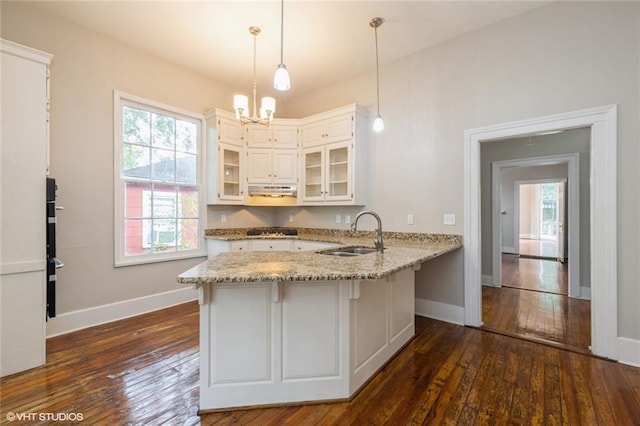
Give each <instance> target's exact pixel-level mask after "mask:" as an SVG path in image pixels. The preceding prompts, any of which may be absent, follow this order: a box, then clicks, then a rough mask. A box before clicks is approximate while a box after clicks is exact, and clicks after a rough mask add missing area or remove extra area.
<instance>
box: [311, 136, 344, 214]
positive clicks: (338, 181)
mask: <svg viewBox="0 0 640 426" xmlns="http://www.w3.org/2000/svg"><path fill="white" fill-rule="evenodd" d="M302 157H303V185H302V202H318V201H322V202H324V201H327V202H332V201H348V202H350V201H352V200H353V197H354V194H353V189H352V186H353V179H354V175H353V158H352V157H353V143H352V142H342V143H336V144H331V145H329V146H325V147H318V148H306V149H304V150H303V151H302Z"/></svg>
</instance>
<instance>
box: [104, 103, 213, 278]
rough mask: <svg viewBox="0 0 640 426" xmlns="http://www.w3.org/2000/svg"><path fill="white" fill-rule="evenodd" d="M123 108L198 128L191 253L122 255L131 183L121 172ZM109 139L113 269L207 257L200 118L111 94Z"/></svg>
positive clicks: (155, 104) (166, 106) (204, 163)
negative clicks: (195, 244) (194, 245)
mask: <svg viewBox="0 0 640 426" xmlns="http://www.w3.org/2000/svg"><path fill="white" fill-rule="evenodd" d="M124 106H129V107H134V108H140V109H143V110H146V111H151V112H156V113H159V114H163V115H167V116H171V117H174V118H182V119H188V120H189V121H196V122H197V124H198V126H199V127H200V131H199V132H198V141H197V156H198V159H197V164H198V169H197V171H196V184H195V185H189V186H196V187H197V188H198V204H199V206H198V235H199V236H200V238H199V241H198V248H197V249H193V250H182V251H174V252H158V253H145V254H136V255H127V254H126V253H125V247H124V241H125V235H124V233H125V182H128V181H133V180H130V179H127V180H125V179H124V176H123V170H122V154H123V153H122V151H123V149H122V148H123V144H122V126H123V123H122V109H123V107H124ZM113 112H114V113H113V119H114V123H113V138H114V144H113V146H114V155H113V158H114V191H113V192H114V203H113V204H114V265H115V266H116V267H120V266H129V265H140V264H145V263H154V262H164V261H170V260H179V259H189V258H194V257H203V256H206V255H207V250H206V244H205V240H204V231H205V227H206V220H207V205H206V194H207V191H206V187H205V180H204V176H206V172H205V170H206V169H205V167H206V152H205V149H206V143H204V140H205V139H204V138H205V121H204V116H203V115H202V114H194V113H192V112H190V111H185V110H182V109H179V108H175V107H172V106H170V105H165V104H162V103H159V102H155V101H151V100H149V99H144V98H141V97H138V96H135V95H131V94H128V93H124V92H121V91H118V90H114V91H113Z"/></svg>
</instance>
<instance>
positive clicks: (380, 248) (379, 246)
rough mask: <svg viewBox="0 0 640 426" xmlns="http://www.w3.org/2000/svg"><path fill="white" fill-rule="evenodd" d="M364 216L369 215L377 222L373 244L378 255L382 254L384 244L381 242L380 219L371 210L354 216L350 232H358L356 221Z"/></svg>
mask: <svg viewBox="0 0 640 426" xmlns="http://www.w3.org/2000/svg"><path fill="white" fill-rule="evenodd" d="M365 214H370V215H371V216H373V217H375V218H376V220H377V221H378V229H377V230H376V238H375V239H374V240H373V244H374V245H375V246H376V250H377V251H379V252H380V253H384V243H383V242H382V219H380V216H378V213H376V212H374V211H371V210H366V211H363V212H360V213H358V215H357V216H356V219H355V220H354V221H353V223H352V224H351V230H352V231H357V230H358V219H360V217H361V216H364V215H365Z"/></svg>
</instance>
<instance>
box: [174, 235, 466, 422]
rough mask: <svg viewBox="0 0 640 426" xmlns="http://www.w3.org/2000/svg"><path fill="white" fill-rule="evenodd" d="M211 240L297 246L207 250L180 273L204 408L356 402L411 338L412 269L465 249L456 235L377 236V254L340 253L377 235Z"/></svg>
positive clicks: (219, 237)
mask: <svg viewBox="0 0 640 426" xmlns="http://www.w3.org/2000/svg"><path fill="white" fill-rule="evenodd" d="M207 237H208V242H218V243H223V244H227V243H230V242H242V243H245V242H249V243H253V242H255V241H259V242H261V243H260V244H262V245H264V244H263V243H262V242H264V241H267V242H275V241H280V242H282V241H289V242H291V243H292V245H290V246H289V247H291V248H290V249H289V250H294V249H295V248H294V247H297V248H298V250H297V251H268V252H265V251H262V252H255V251H250V247H251V246H250V245H248V246H247V245H245V246H243V247H248V249H245V252H239V253H238V252H235V253H230V252H224V250H218V251H217V252H216V253H215V254H211V251H210V257H209V259H208V260H207V261H205V262H203V263H201V264H200V265H197V266H195V267H194V268H192V269H190V270H188V271H186V272H184V273H183V274H181V275H180V276H179V277H178V281H179V282H180V283H183V284H190V285H193V286H195V287H196V288H197V289H198V291H199V303H200V410H201V411H209V410H221V409H229V408H237V407H246V406H256V405H266V404H288V403H302V402H307V401H319V400H341V399H348V398H350V397H352V396H353V395H354V394H355V393H356V392H357V391H358V390H359V389H360V387H362V386H363V385H364V384H365V383H366V382H367V381H368V380H369V379H370V378H371V377H372V376H373V375H374V374H375V373H376V372H377V371H378V370H379V369H380V368H381V367H382V366H383V365H384V364H385V363H386V362H387V361H388V360H389V359H390V358H392V357H393V355H394V354H396V353H397V352H398V351H399V350H400V349H402V347H403V346H404V345H405V344H406V343H407V342H408V341H409V340H410V339H411V338H412V337H413V335H414V332H415V331H414V329H415V327H414V315H415V296H414V293H415V288H414V286H415V273H414V271H415V270H417V269H419V268H420V265H421V263H422V262H424V261H427V260H429V259H431V258H434V257H437V256H440V255H442V254H444V253H447V252H449V251H452V250H456V249H458V248H460V247H461V246H462V241H461V237H460V236H455V235H432V234H408V233H388V232H385V233H384V238H385V247H386V248H385V250H384V254H381V253H379V252H375V251H374V252H371V253H367V254H361V255H350V256H349V255H348V256H342V255H336V252H341V251H342V252H343V250H345V249H346V248H348V247H354V246H373V233H372V232H367V231H364V232H362V231H358V232H354V231H335V230H324V229H302V230H299V232H298V235H297V236H295V237H292V236H290V235H283V236H276V237H273V236H272V237H264V236H255V237H247V235H246V230H244V229H224V230H222V229H219V230H207ZM302 242H304V243H307V245H300V244H298V243H302ZM318 244H319V245H318ZM320 246H322V247H324V248H319V247H320ZM280 247H282V246H280ZM300 247H306V248H311V250H306V251H304V250H302V249H300ZM280 250H282V249H280Z"/></svg>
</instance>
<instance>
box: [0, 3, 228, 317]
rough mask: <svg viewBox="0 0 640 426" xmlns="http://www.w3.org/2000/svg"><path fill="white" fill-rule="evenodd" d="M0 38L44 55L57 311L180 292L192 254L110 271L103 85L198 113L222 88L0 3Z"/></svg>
mask: <svg viewBox="0 0 640 426" xmlns="http://www.w3.org/2000/svg"><path fill="white" fill-rule="evenodd" d="M1 28H2V37H3V38H6V39H9V40H12V41H15V42H17V43H21V44H24V45H27V46H31V47H34V48H37V49H40V50H44V51H46V52H49V53H52V54H53V55H54V59H53V62H52V65H51V98H52V106H51V108H52V109H51V176H52V177H55V178H56V179H57V182H58V185H59V187H60V189H59V191H58V204H59V205H61V206H64V208H65V210H64V211H61V212H59V214H58V224H59V225H58V256H59V257H60V259H62V261H63V262H64V263H65V267H64V268H62V269H60V270H59V273H58V278H59V280H58V286H57V288H58V295H57V297H58V313H66V312H71V311H76V310H81V309H85V308H91V307H95V306H100V305H105V304H108V303H113V302H118V301H122V300H128V299H133V298H136V297H142V296H147V295H152V294H156V293H161V292H165V291H170V290H174V289H177V288H181V287H179V286H178V284H177V283H176V279H175V277H176V276H177V275H178V274H179V273H180V272H182V271H184V270H186V269H187V268H189V267H190V266H192V265H195V264H196V263H198V262H200V261H201V260H202V258H198V259H191V260H183V261H173V262H163V263H155V264H148V265H142V266H129V267H122V268H114V267H113V263H114V262H113V235H114V220H113V170H114V165H113V90H114V89H117V90H121V91H124V92H128V93H131V94H134V95H137V96H141V97H144V98H147V99H151V100H153V101H157V102H161V103H166V104H169V105H173V106H176V107H179V108H182V109H185V110H188V111H192V112H194V113H198V114H201V113H202V112H203V111H204V110H205V108H208V107H212V106H226V105H223V104H224V103H225V102H226V100H228V99H231V97H232V93H231V91H230V90H229V89H227V88H226V87H223V86H220V85H217V84H215V83H214V82H213V81H212V80H211V79H209V78H206V77H204V76H201V75H198V74H194V73H192V72H189V71H186V70H184V69H182V68H179V67H176V66H173V65H171V64H168V63H166V62H164V61H162V60H160V59H157V58H155V57H153V56H150V55H147V54H144V53H141V52H139V51H137V50H135V49H133V48H130V47H128V46H125V45H123V44H120V43H117V42H114V41H112V40H110V39H107V38H104V37H102V36H100V35H98V34H96V33H94V32H90V31H87V30H84V29H83V28H81V27H78V26H75V25H72V24H68V23H66V22H63V21H61V20H59V19H57V18H55V17H53V16H48V15H45V14H42V13H40V12H38V10H37V9H36V8H34V7H33V5H32V4H29V3H27V2H24V3H11V2H2V26H1Z"/></svg>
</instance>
